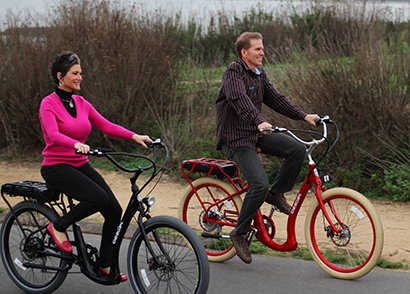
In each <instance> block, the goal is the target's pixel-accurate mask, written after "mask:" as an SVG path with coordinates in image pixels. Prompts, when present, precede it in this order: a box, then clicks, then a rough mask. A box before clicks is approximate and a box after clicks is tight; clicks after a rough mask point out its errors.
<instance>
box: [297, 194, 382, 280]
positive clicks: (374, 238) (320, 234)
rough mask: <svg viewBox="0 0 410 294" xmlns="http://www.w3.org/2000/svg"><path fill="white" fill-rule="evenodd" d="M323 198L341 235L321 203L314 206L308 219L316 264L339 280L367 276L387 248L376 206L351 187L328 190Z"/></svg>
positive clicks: (306, 235)
mask: <svg viewBox="0 0 410 294" xmlns="http://www.w3.org/2000/svg"><path fill="white" fill-rule="evenodd" d="M322 199H323V202H324V205H325V209H326V211H327V213H328V214H329V216H330V219H331V222H332V223H333V224H334V225H335V226H336V228H337V229H338V230H339V232H341V234H340V235H338V236H337V235H335V234H332V233H331V230H330V226H329V223H328V222H327V221H326V219H325V218H324V217H323V216H322V214H323V213H322V211H321V210H320V208H319V204H318V203H317V202H315V203H314V204H312V206H311V207H310V209H309V211H308V213H307V216H306V223H305V237H306V242H307V246H308V249H309V252H310V254H311V255H312V257H313V259H314V261H315V262H316V263H317V264H318V265H319V267H320V268H321V269H322V270H324V271H325V272H326V273H328V274H329V275H331V276H333V277H336V278H340V279H349V280H351V279H357V278H360V277H362V276H364V275H366V274H367V273H369V272H370V271H371V270H372V269H373V268H374V267H375V265H376V264H377V262H378V261H379V258H380V255H381V252H382V249H383V228H382V224H381V221H380V218H379V216H378V214H377V212H376V210H375V208H374V206H373V205H372V204H371V202H370V201H369V200H368V199H367V198H366V197H365V196H364V195H362V194H360V193H359V192H357V191H355V190H352V189H348V188H334V189H330V190H327V191H326V192H324V193H323V194H322ZM331 206H332V209H331ZM332 210H334V211H335V212H336V215H337V217H338V220H337V219H336V217H335V214H333V213H332Z"/></svg>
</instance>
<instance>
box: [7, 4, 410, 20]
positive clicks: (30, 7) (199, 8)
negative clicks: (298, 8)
mask: <svg viewBox="0 0 410 294" xmlns="http://www.w3.org/2000/svg"><path fill="white" fill-rule="evenodd" d="M66 1H67V0H0V20H1V19H2V18H3V17H4V16H5V14H6V13H7V11H8V10H9V9H11V11H12V12H13V13H14V14H16V13H23V14H24V13H25V12H26V11H30V12H31V14H33V12H34V13H39V14H40V15H42V14H43V15H44V14H45V13H46V12H47V11H49V8H50V7H52V6H56V5H59V4H60V3H62V2H66ZM74 1H75V0H74ZM111 1H115V2H118V3H127V4H130V3H135V4H137V7H138V8H139V9H141V11H142V9H144V11H143V12H146V11H147V10H148V11H151V10H157V9H160V10H161V9H162V10H164V11H167V12H169V13H171V15H175V13H177V12H182V18H183V19H184V16H185V18H187V17H191V16H192V15H193V14H194V15H195V16H196V15H198V16H201V17H202V16H204V14H205V15H209V13H213V12H216V11H218V10H221V9H223V10H224V11H225V12H228V11H234V12H236V13H237V15H240V14H241V12H243V11H249V9H250V8H252V7H256V8H257V10H258V8H259V6H257V5H262V7H263V8H271V7H278V6H282V7H284V4H283V3H287V0H283V2H282V1H281V0H111ZM368 2H370V1H368ZM293 3H294V4H295V5H301V3H303V0H294V1H293ZM358 3H360V2H358ZM370 3H372V2H370ZM377 5H387V6H389V7H391V9H394V10H396V11H403V12H404V14H405V17H406V18H410V0H405V1H401V2H398V1H397V2H396V1H393V2H386V4H379V3H378V4H377ZM204 21H205V23H206V19H205V20H204Z"/></svg>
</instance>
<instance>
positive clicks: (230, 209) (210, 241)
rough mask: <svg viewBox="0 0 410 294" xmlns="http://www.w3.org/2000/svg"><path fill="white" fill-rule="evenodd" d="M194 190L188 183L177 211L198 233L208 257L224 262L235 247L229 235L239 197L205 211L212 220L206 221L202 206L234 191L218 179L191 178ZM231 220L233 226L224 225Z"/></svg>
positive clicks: (237, 210)
mask: <svg viewBox="0 0 410 294" xmlns="http://www.w3.org/2000/svg"><path fill="white" fill-rule="evenodd" d="M192 184H193V186H194V187H195V191H196V192H197V193H196V194H195V191H194V190H193V189H192V188H191V186H189V187H188V188H187V189H186V190H185V193H184V196H183V198H182V200H181V203H180V205H179V211H178V215H179V218H180V219H181V220H183V221H184V222H185V223H187V224H188V225H189V226H190V227H191V228H192V229H194V231H195V232H196V233H197V234H198V235H199V236H200V237H201V239H202V243H203V245H204V247H205V250H206V254H207V255H208V259H209V261H214V262H223V261H226V260H229V259H231V258H232V257H234V256H235V249H234V248H233V245H232V242H231V240H230V238H229V233H230V231H232V230H233V228H234V227H235V224H236V221H237V219H238V216H239V212H240V210H241V207H242V199H241V198H240V196H235V197H232V198H230V199H229V200H226V201H223V202H221V203H220V204H218V205H215V206H214V207H212V208H211V209H210V210H209V211H208V216H210V217H211V218H212V219H213V220H215V221H220V222H221V223H219V224H216V223H213V222H209V221H205V220H204V216H205V210H204V207H205V208H209V207H210V206H211V205H212V204H214V203H215V202H216V201H218V200H220V199H223V198H225V197H227V196H229V195H231V194H234V193H235V190H234V188H233V187H232V186H231V185H229V184H227V183H225V182H223V181H221V180H218V179H212V178H207V177H204V178H199V179H197V180H195V181H193V182H192ZM223 223H226V224H232V226H229V225H224V224H223Z"/></svg>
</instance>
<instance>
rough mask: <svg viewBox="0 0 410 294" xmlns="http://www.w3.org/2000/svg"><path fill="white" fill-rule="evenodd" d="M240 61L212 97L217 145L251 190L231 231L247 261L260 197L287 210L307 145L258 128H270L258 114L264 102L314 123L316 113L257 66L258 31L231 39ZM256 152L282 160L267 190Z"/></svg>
mask: <svg viewBox="0 0 410 294" xmlns="http://www.w3.org/2000/svg"><path fill="white" fill-rule="evenodd" d="M235 49H236V53H237V54H238V56H239V58H240V59H239V60H238V61H234V62H232V63H231V64H230V65H229V66H228V68H227V70H226V71H225V73H224V75H223V77H222V87H221V90H220V92H219V94H218V97H217V99H216V124H217V142H216V145H217V149H222V150H223V151H224V152H225V154H226V155H227V156H228V157H229V158H231V160H233V161H234V162H235V163H236V164H237V165H238V167H239V169H240V171H241V173H242V174H243V175H244V176H245V178H246V180H247V181H248V183H249V184H250V186H251V188H250V189H249V191H248V192H247V194H246V196H245V199H244V201H243V204H242V209H241V211H240V214H239V218H238V222H237V224H236V228H235V229H234V230H233V231H232V232H231V233H230V237H231V241H232V243H233V245H234V247H235V250H236V253H237V255H238V256H239V257H240V258H241V260H242V261H244V262H246V263H250V262H251V261H252V257H251V255H250V253H249V244H248V239H247V234H248V232H249V229H250V225H251V222H252V220H253V218H254V216H255V214H256V212H257V211H258V209H259V208H260V207H261V205H262V204H263V202H264V201H266V202H268V203H269V204H272V205H275V206H276V207H277V208H278V209H279V211H281V212H283V213H285V214H289V212H290V208H291V207H290V205H289V204H288V203H287V202H286V199H285V197H284V193H285V192H288V191H290V190H292V188H293V185H294V183H295V181H296V178H297V176H298V175H299V172H300V169H301V167H302V164H303V162H304V159H305V155H306V147H305V146H304V145H302V144H300V143H298V142H297V141H296V140H294V139H293V138H291V137H289V136H287V135H285V134H281V133H272V132H263V133H262V132H261V131H260V130H262V129H266V128H272V125H271V124H270V123H268V122H267V121H266V120H265V119H264V118H263V116H262V113H261V110H262V103H264V104H266V105H267V106H268V107H270V108H272V109H273V110H275V111H277V112H278V113H280V114H283V115H285V116H287V117H289V118H292V119H296V120H305V121H306V122H308V123H310V124H312V125H315V122H314V121H315V119H317V118H319V116H318V115H316V114H306V113H305V112H303V111H302V110H301V109H300V108H299V107H298V106H296V105H294V104H292V103H291V102H290V101H289V100H288V99H287V98H286V97H285V96H284V95H282V94H280V93H279V92H278V91H277V90H276V89H275V87H274V86H273V85H272V84H271V83H270V81H269V80H268V78H267V76H266V73H265V72H264V70H263V69H262V68H261V67H260V66H261V65H262V59H263V56H264V47H263V42H262V35H261V34H259V33H253V32H245V33H243V34H241V35H240V36H239V37H238V39H237V41H236V43H235ZM257 150H258V151H261V152H262V153H264V154H269V155H274V156H277V157H280V158H284V162H283V164H282V166H281V168H280V170H279V173H278V175H277V177H276V179H275V181H274V183H273V185H272V186H271V188H270V189H269V181H268V177H267V175H266V173H265V171H264V169H263V167H262V164H261V163H260V161H259V158H258V155H257Z"/></svg>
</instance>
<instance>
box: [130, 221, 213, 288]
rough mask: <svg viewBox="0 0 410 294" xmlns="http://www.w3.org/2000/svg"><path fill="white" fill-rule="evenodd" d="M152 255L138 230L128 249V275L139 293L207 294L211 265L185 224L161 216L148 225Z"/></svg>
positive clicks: (193, 234)
mask: <svg viewBox="0 0 410 294" xmlns="http://www.w3.org/2000/svg"><path fill="white" fill-rule="evenodd" d="M144 228H145V232H146V234H147V238H148V240H149V241H148V242H149V246H150V247H151V248H152V250H153V252H154V255H155V256H153V254H151V252H150V250H149V247H148V245H147V244H146V243H145V241H144V237H143V234H142V233H141V230H140V229H138V230H137V231H136V232H135V233H134V235H133V237H132V239H131V242H130V245H129V249H128V261H127V265H128V275H129V278H130V282H131V285H132V287H133V288H134V291H135V292H136V293H142V294H148V293H181V294H182V293H184V294H185V293H186V294H188V293H189V294H192V293H195V294H202V293H206V292H207V289H208V285H209V262H208V259H207V257H206V253H205V250H204V248H203V246H202V243H201V241H200V240H199V238H198V236H197V235H196V234H195V232H194V231H193V230H192V229H191V228H190V227H189V226H188V225H187V224H185V223H184V222H182V221H181V220H179V219H177V218H174V217H170V216H157V217H153V218H150V219H149V220H147V221H146V222H145V223H144Z"/></svg>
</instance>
